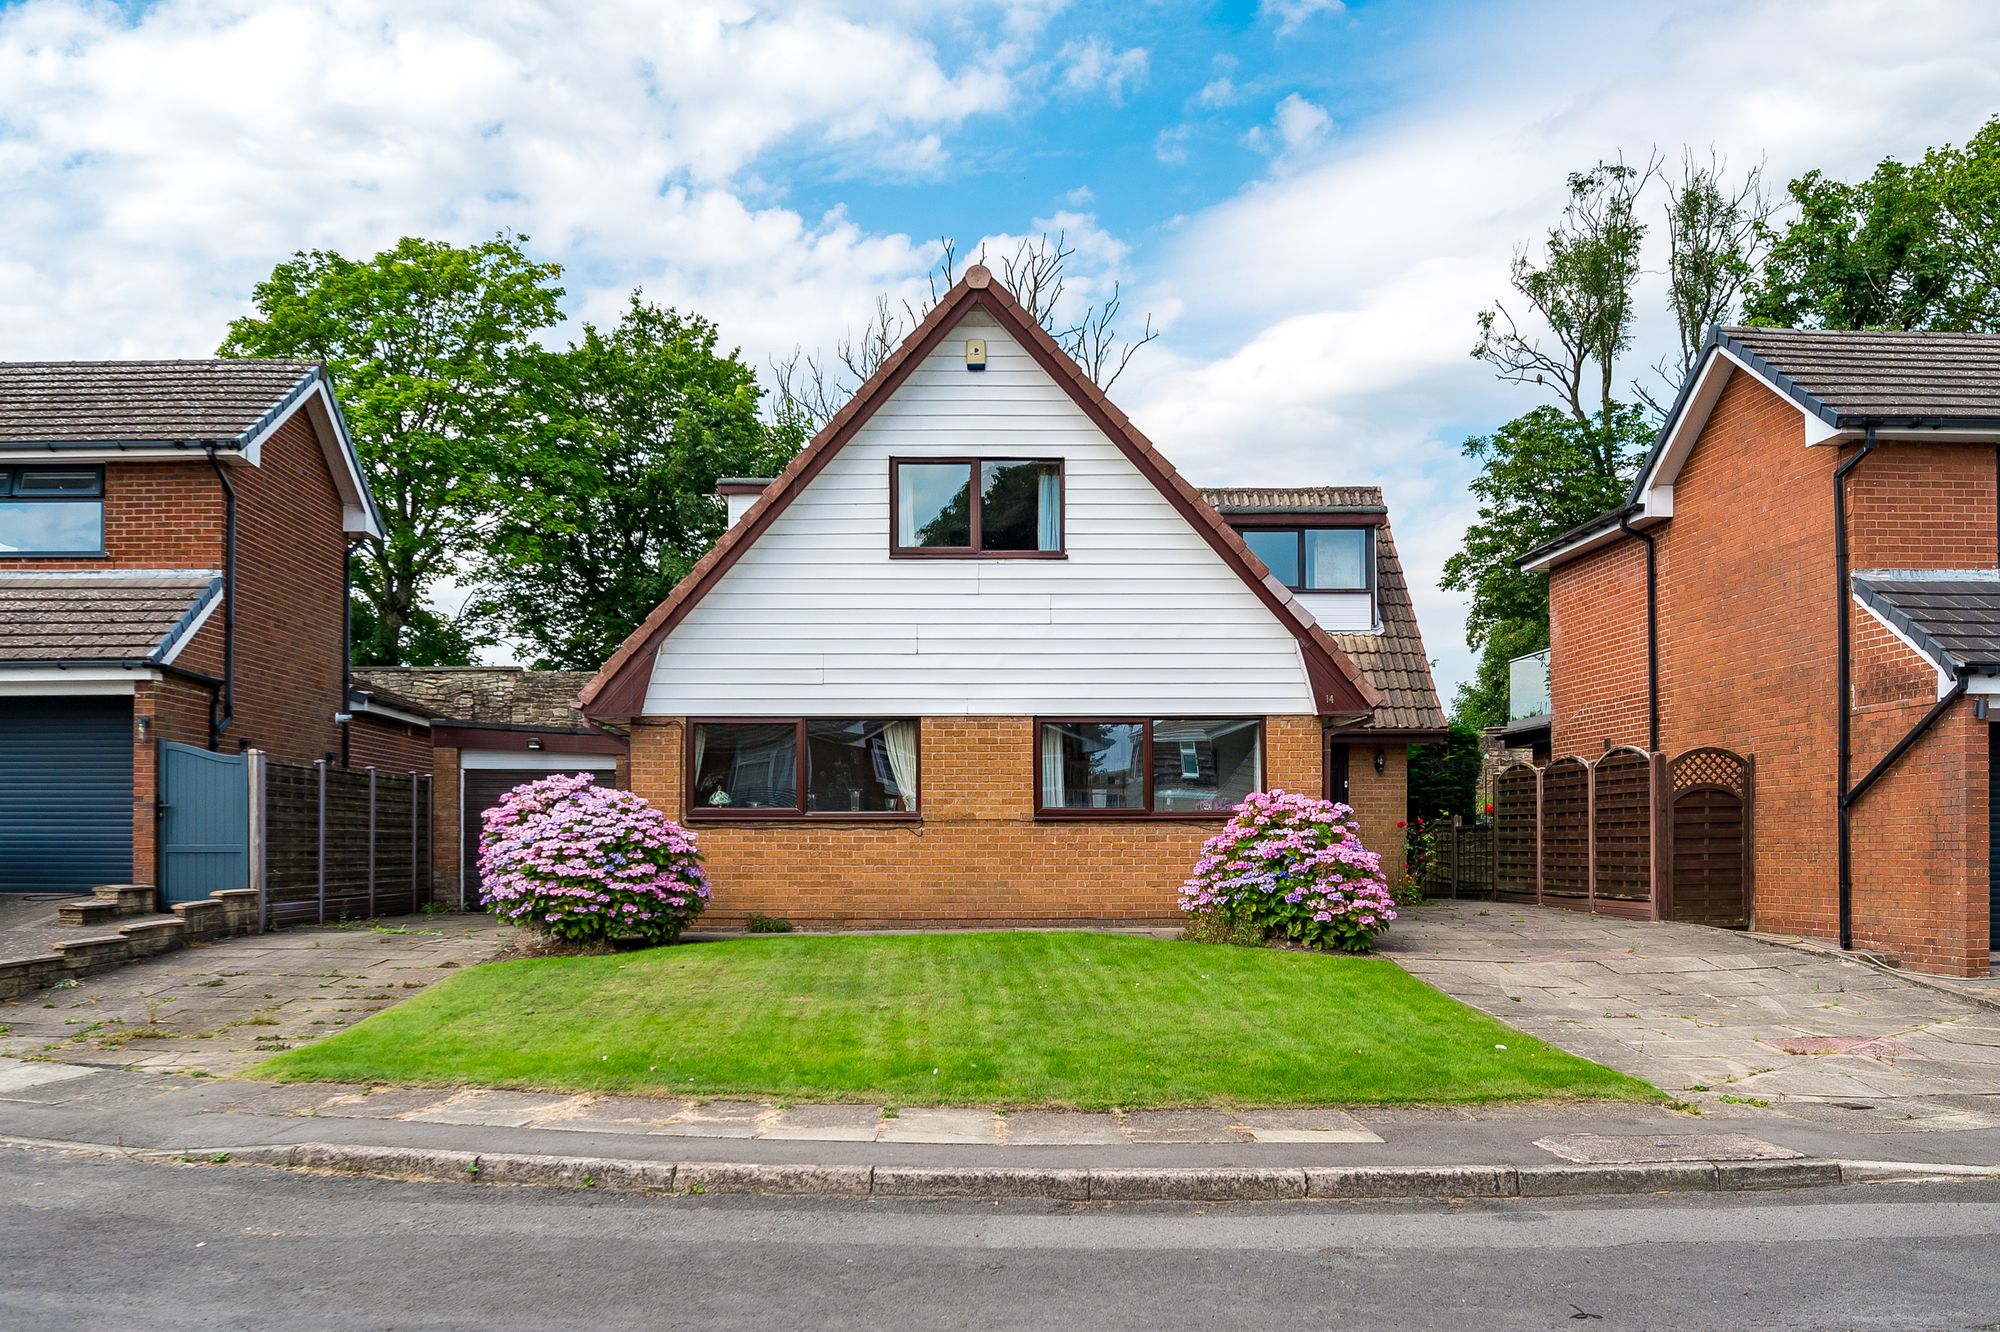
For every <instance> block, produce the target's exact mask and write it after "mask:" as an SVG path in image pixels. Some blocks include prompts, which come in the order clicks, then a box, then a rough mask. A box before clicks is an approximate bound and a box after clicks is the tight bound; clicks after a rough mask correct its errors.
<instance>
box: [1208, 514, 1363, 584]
mask: <svg viewBox="0 0 2000 1332" xmlns="http://www.w3.org/2000/svg"><path fill="white" fill-rule="evenodd" d="M1237 531H1238V532H1239V533H1240V534H1241V535H1242V537H1243V540H1244V542H1245V544H1247V545H1248V546H1249V547H1250V549H1251V551H1252V552H1253V553H1254V554H1255V555H1256V556H1257V558H1258V559H1260V560H1262V561H1264V564H1265V567H1267V568H1268V569H1270V571H1271V572H1272V573H1273V574H1274V575H1276V576H1277V579H1278V581H1279V582H1281V583H1283V584H1284V585H1285V586H1286V587H1289V588H1290V589H1292V591H1294V592H1367V591H1370V590H1371V589H1372V588H1373V587H1374V585H1375V529H1374V528H1372V527H1299V526H1291V527H1261V526H1260V527H1238V528H1237Z"/></svg>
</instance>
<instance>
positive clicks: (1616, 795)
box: [1591, 749, 1653, 906]
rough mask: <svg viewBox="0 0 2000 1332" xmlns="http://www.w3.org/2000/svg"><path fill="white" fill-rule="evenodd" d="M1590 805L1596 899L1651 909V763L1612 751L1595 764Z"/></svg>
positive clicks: (1637, 754) (1640, 755) (1634, 753)
mask: <svg viewBox="0 0 2000 1332" xmlns="http://www.w3.org/2000/svg"><path fill="white" fill-rule="evenodd" d="M1594 777H1595V781H1596V783H1597V787H1596V793H1595V795H1594V797H1593V799H1592V801H1591V837H1592V847H1593V852H1592V854H1593V856H1594V857H1595V864H1596V874H1597V886H1596V893H1595V895H1596V896H1597V897H1599V898H1603V899H1608V900H1609V901H1613V902H1631V903H1638V904H1645V905H1648V906H1650V905H1651V902H1652V898H1653V760H1652V756H1651V755H1649V754H1647V753H1645V752H1644V751H1643V750H1638V749H1614V750H1612V751H1611V752H1610V753H1608V754H1606V755H1605V756H1604V757H1603V758H1601V759H1599V760H1597V763H1596V765H1595V768H1594Z"/></svg>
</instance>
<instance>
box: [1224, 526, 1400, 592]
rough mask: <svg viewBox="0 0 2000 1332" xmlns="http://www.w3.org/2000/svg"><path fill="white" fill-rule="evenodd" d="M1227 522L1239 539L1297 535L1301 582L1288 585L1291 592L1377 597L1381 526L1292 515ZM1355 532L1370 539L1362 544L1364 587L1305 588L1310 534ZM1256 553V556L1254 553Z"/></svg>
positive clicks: (1362, 578)
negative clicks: (1255, 535) (1274, 533)
mask: <svg viewBox="0 0 2000 1332" xmlns="http://www.w3.org/2000/svg"><path fill="white" fill-rule="evenodd" d="M1227 521H1228V522H1229V525H1230V526H1231V527H1234V528H1235V529H1236V533H1237V535H1238V536H1244V535H1245V534H1247V533H1249V532H1252V531H1257V532H1272V531H1277V532H1293V533H1295V534H1296V535H1297V537H1298V552H1299V553H1298V561H1299V579H1300V582H1299V583H1287V584H1285V586H1286V587H1287V588H1289V589H1291V590H1292V591H1294V592H1331V593H1334V594H1336V595H1347V596H1357V595H1359V594H1361V593H1364V592H1365V593H1367V594H1368V595H1369V596H1371V597H1372V596H1374V595H1375V583H1376V567H1375V566H1376V559H1375V548H1376V546H1377V545H1378V544H1379V543H1380V541H1381V538H1380V536H1379V535H1378V529H1379V528H1380V527H1381V524H1380V523H1374V522H1367V523H1356V522H1346V523H1343V522H1327V521H1319V522H1314V521H1301V520H1300V519H1299V518H1297V517H1294V516H1292V515H1290V514H1257V515H1254V516H1249V517H1246V516H1244V515H1236V516H1232V517H1230V518H1229V519H1228V520H1227ZM1353 531H1361V532H1366V533H1368V535H1367V536H1365V537H1363V538H1362V541H1361V586H1360V587H1307V586H1302V585H1301V584H1302V583H1303V582H1304V579H1305V576H1306V569H1307V567H1308V566H1307V564H1306V533H1308V532H1353ZM1245 544H1246V545H1247V544H1248V541H1247V539H1246V541H1245ZM1252 553H1253V554H1254V553H1255V552H1254V551H1253V552H1252Z"/></svg>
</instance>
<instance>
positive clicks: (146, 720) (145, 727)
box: [133, 712, 153, 740]
mask: <svg viewBox="0 0 2000 1332" xmlns="http://www.w3.org/2000/svg"><path fill="white" fill-rule="evenodd" d="M133 721H135V722H136V723H138V726H139V738H140V739H141V740H144V739H145V738H146V734H147V732H149V731H150V730H152V728H153V719H152V718H151V717H148V716H147V715H146V714H144V713H143V712H142V713H140V714H139V715H138V716H137V717H135V718H133Z"/></svg>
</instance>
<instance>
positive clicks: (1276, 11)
mask: <svg viewBox="0 0 2000 1332" xmlns="http://www.w3.org/2000/svg"><path fill="white" fill-rule="evenodd" d="M1346 8H1347V6H1346V5H1344V4H1342V3H1341V0H1264V2H1263V3H1262V4H1260V5H1258V6H1257V12H1258V14H1259V15H1260V16H1262V17H1265V18H1275V19H1276V20H1277V21H1278V35H1279V36H1280V37H1289V36H1291V35H1292V34H1293V33H1295V32H1297V31H1298V30H1299V29H1300V28H1301V27H1303V26H1305V23H1306V21H1307V20H1308V19H1312V18H1317V17H1318V16H1319V15H1321V14H1338V13H1341V12H1342V11H1343V10H1345V9H1346Z"/></svg>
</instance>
